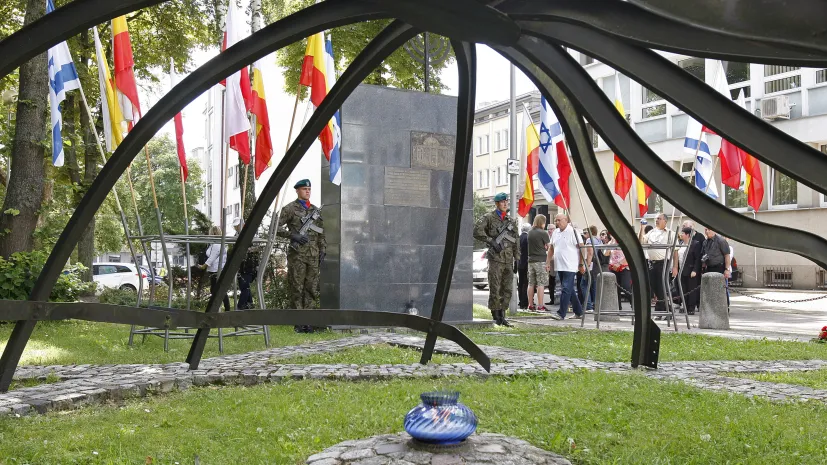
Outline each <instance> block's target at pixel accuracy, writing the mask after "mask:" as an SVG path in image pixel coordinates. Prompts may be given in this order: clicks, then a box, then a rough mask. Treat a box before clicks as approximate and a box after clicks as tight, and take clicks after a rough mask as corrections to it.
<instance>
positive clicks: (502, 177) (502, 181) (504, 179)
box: [497, 165, 508, 186]
mask: <svg viewBox="0 0 827 465" xmlns="http://www.w3.org/2000/svg"><path fill="white" fill-rule="evenodd" d="M507 184H508V173H507V172H506V169H505V165H502V166H499V167H497V185H498V186H504V185H507Z"/></svg>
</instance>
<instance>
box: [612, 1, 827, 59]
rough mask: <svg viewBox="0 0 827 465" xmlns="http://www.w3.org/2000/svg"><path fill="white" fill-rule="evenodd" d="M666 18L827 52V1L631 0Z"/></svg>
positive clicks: (737, 35) (731, 33)
mask: <svg viewBox="0 0 827 465" xmlns="http://www.w3.org/2000/svg"><path fill="white" fill-rule="evenodd" d="M628 1H630V2H631V3H633V4H635V5H637V6H639V7H640V8H643V9H646V10H648V11H651V12H653V13H655V14H657V15H658V16H661V17H663V18H669V19H671V20H673V21H679V22H682V23H684V24H692V23H693V22H695V23H697V24H704V25H706V26H705V27H704V29H707V30H711V31H720V32H724V33H727V34H730V35H732V36H734V37H741V38H753V39H758V40H762V41H767V42H775V43H778V44H784V45H790V46H794V47H801V48H806V49H819V50H821V51H823V52H827V34H825V30H824V21H823V19H824V18H825V17H827V3H824V2H821V1H812V0H783V1H778V0H770V1H766V0H765V1H762V2H761V3H760V4H756V3H757V2H755V1H754V0H729V1H726V2H722V1H720V0H693V1H692V2H675V1H673V0H628Z"/></svg>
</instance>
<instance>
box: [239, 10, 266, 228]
mask: <svg viewBox="0 0 827 465" xmlns="http://www.w3.org/2000/svg"><path fill="white" fill-rule="evenodd" d="M250 15H251V19H252V31H253V33H255V32H256V31H258V30H260V29H261V23H262V14H261V0H252V1H251V2H250ZM252 77H253V73H250V79H252ZM251 84H252V83H251ZM255 136H256V126H255V125H253V127H252V129H251V130H250V153H251V154H252V155H251V156H250V164H249V165H247V166H246V167H245V169H244V174H243V176H247V185H246V186H244V184H243V183H244V178H243V177H242V178H241V179H240V181H241V182H242V188H244V187H246V190H245V192H244V194H242V195H244V211H243V212H241V217H242V218H244V219H245V221H246V218H249V217H250V213H251V212H252V211H253V205H254V204H255V203H256V170H255V165H256V162H255V159H254V157H256V156H258V154H257V153H255V150H256V149H255V142H254V141H255ZM240 163H241V159H239V164H240ZM239 176H241V174H240V175H239Z"/></svg>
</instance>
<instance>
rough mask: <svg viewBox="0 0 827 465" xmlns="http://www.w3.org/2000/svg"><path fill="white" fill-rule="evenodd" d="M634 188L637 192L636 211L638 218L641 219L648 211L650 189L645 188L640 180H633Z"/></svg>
mask: <svg viewBox="0 0 827 465" xmlns="http://www.w3.org/2000/svg"><path fill="white" fill-rule="evenodd" d="M635 184H636V186H635V188H636V192H637V209H638V213H640V217H641V218H643V217H644V216H645V215H646V213H647V212H648V211H649V203H648V202H649V195H651V194H652V188H651V187H649V186H647V185H646V183H645V182H643V180H642V179H640V178H635Z"/></svg>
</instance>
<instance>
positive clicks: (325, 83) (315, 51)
mask: <svg viewBox="0 0 827 465" xmlns="http://www.w3.org/2000/svg"><path fill="white" fill-rule="evenodd" d="M335 63H336V62H335V60H334V58H333V45H332V44H331V42H330V39H326V38H325V33H323V32H320V33H318V34H314V35H312V36H310V37H308V38H307V49H306V50H305V54H304V61H302V73H301V76H300V77H299V83H300V84H301V85H303V86H308V87H310V101H311V102H312V103H313V106H314V107H315V108H318V107H319V105H321V103H322V100H324V98H325V97H326V96H327V93H328V91H330V89H332V88H333V85H334V84H335V83H336V73H335ZM341 139H342V135H341V117H340V116H339V112H338V111H337V112H336V114H335V115H334V116H333V118H331V120H330V121H329V122H328V123H327V125H326V126H325V127H324V128H323V129H322V132H321V133H320V134H319V141H320V142H321V143H322V152H323V153H324V156H325V158H326V159H327V160H328V161H329V162H330V182H332V183H333V184H336V185H340V184H341V183H342V162H341V154H340V151H339V149H340V146H341Z"/></svg>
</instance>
